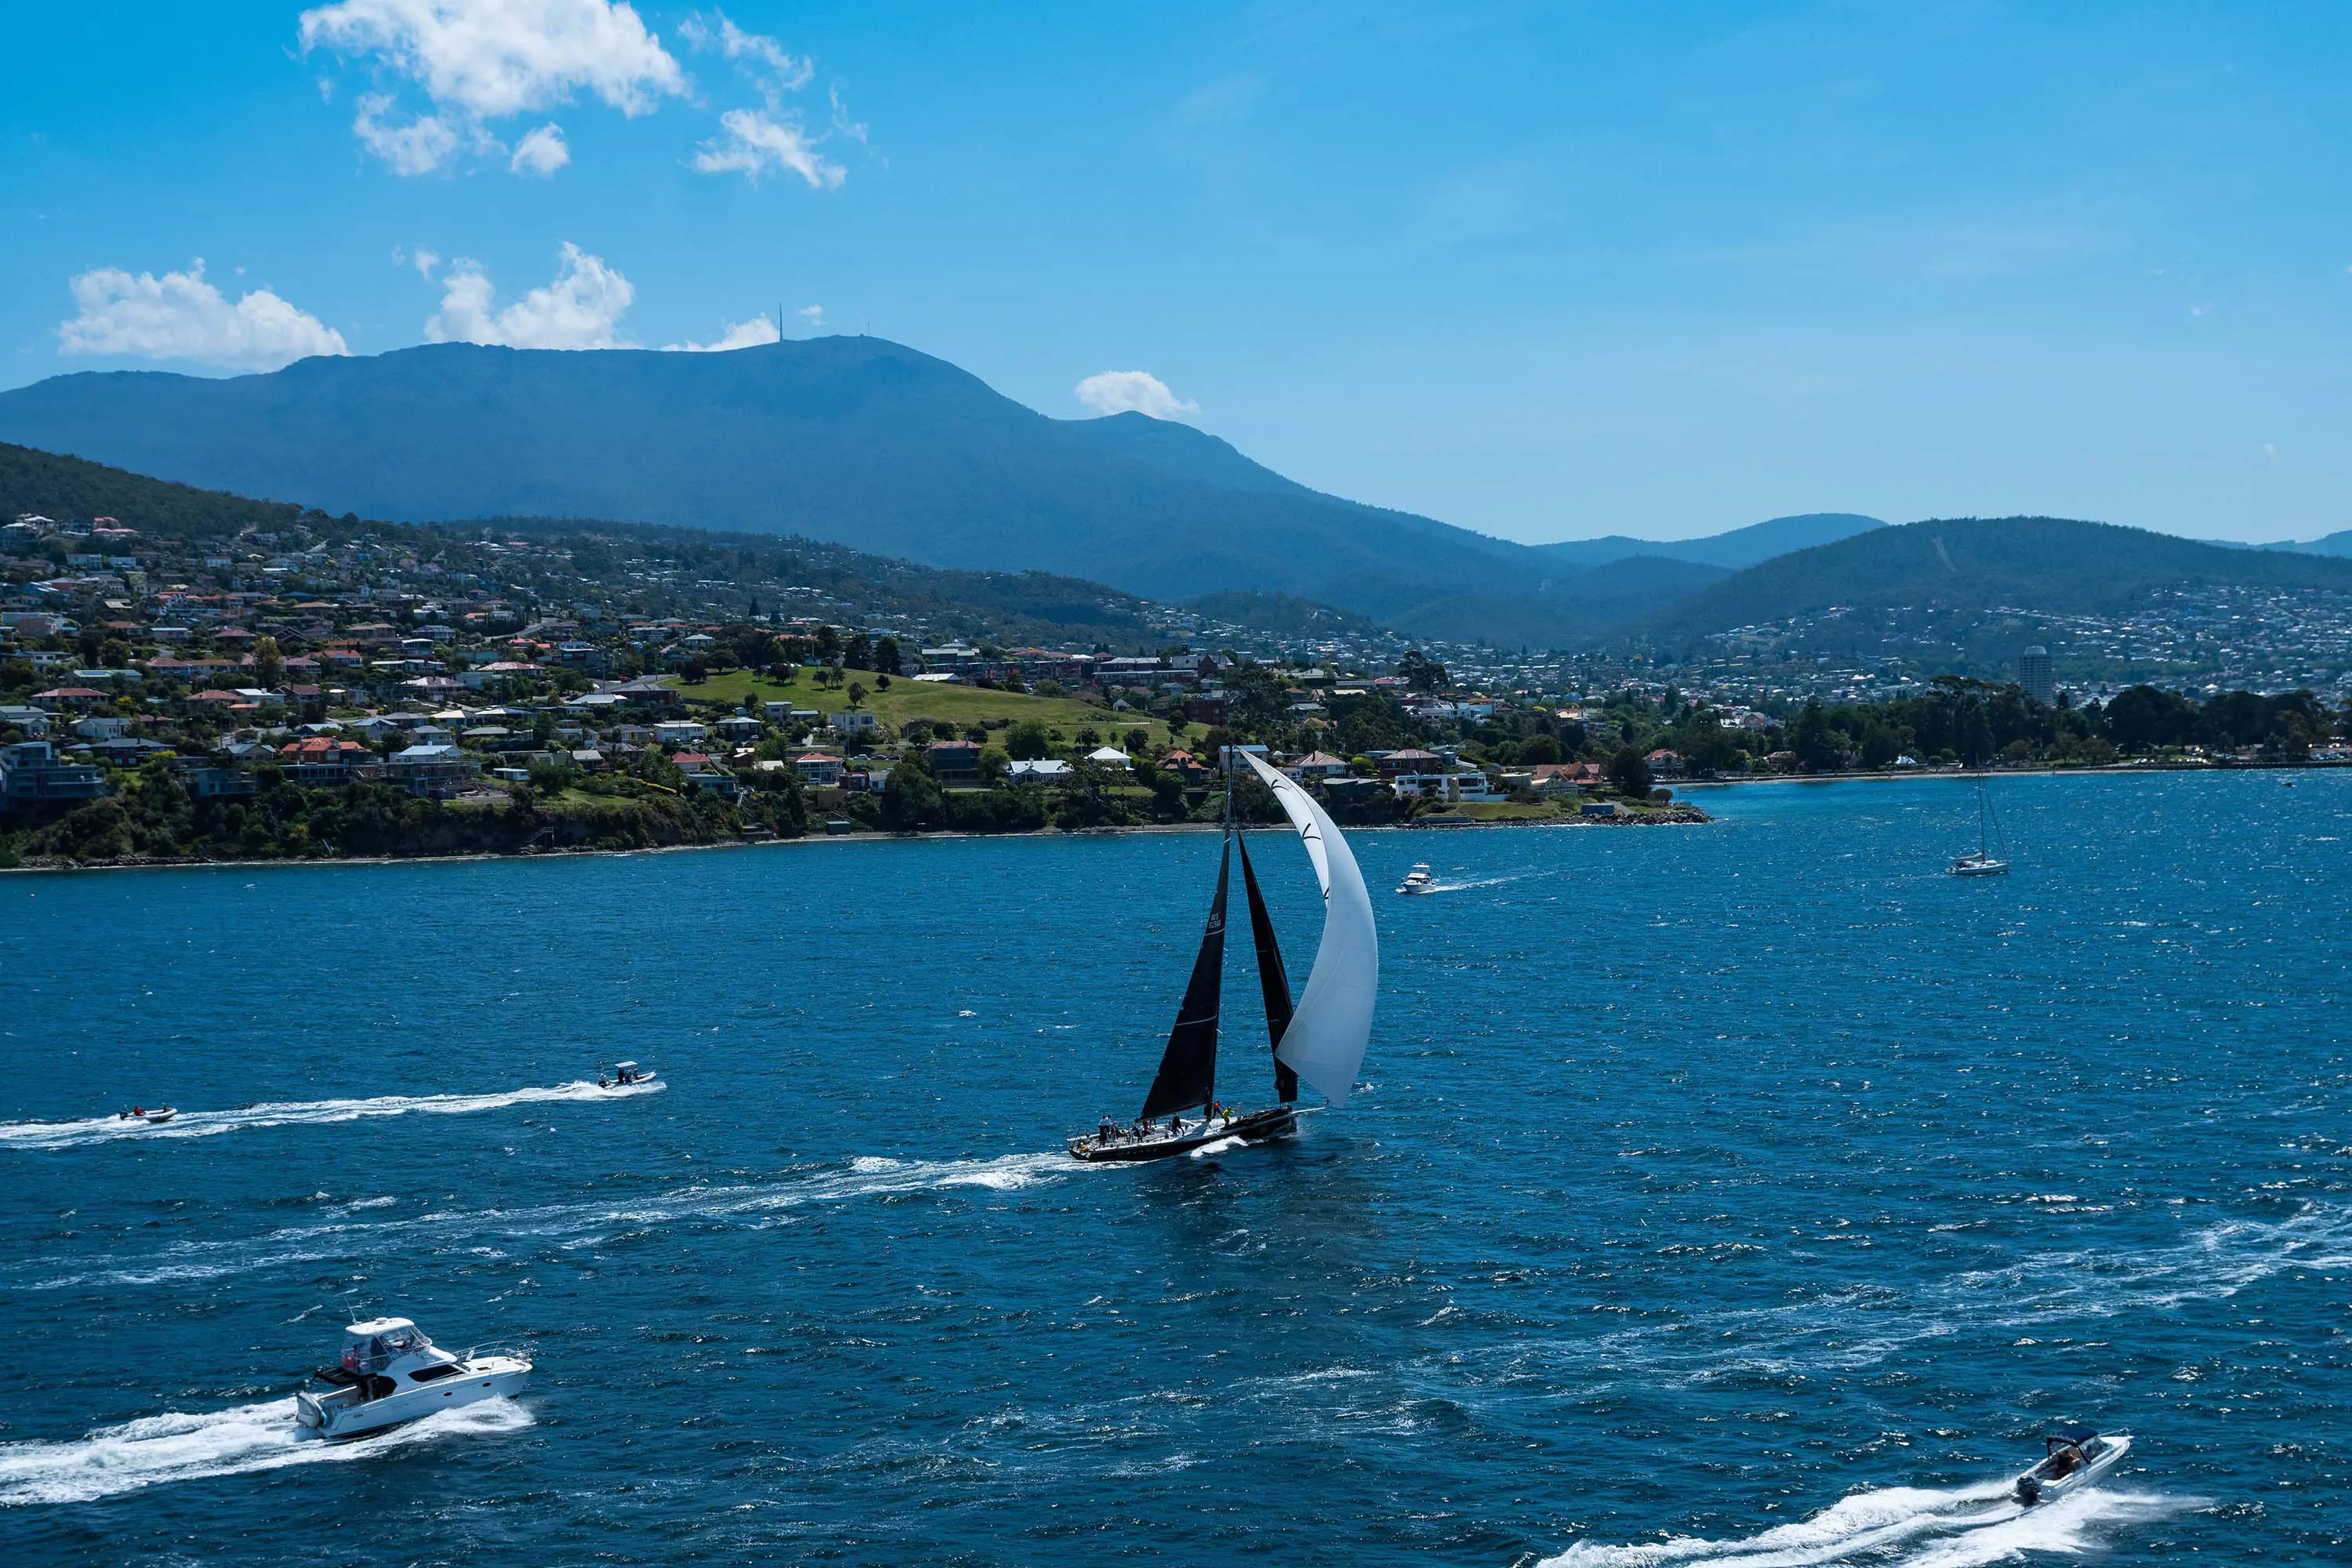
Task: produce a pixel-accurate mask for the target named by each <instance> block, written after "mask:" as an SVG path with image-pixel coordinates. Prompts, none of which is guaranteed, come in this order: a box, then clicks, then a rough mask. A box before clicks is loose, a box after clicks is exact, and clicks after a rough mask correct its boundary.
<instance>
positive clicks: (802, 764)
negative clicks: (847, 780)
mask: <svg viewBox="0 0 2352 1568" xmlns="http://www.w3.org/2000/svg"><path fill="white" fill-rule="evenodd" d="M793 771H794V772H796V773H799V774H800V775H801V781H802V782H803V784H819V785H827V784H839V783H840V782H841V759H840V758H839V757H836V756H833V755H830V754H828V753H827V752H802V753H801V754H800V755H799V756H797V757H794V758H793Z"/></svg>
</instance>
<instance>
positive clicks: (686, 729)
mask: <svg viewBox="0 0 2352 1568" xmlns="http://www.w3.org/2000/svg"><path fill="white" fill-rule="evenodd" d="M709 738H710V730H709V726H707V725H704V724H699V723H697V722H696V721H694V720H691V719H665V720H663V721H661V722H660V723H658V724H656V725H655V726H654V742H655V744H656V745H662V746H690V745H694V744H696V743H698V742H702V741H707V740H709Z"/></svg>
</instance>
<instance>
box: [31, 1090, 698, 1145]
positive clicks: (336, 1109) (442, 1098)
mask: <svg viewBox="0 0 2352 1568" xmlns="http://www.w3.org/2000/svg"><path fill="white" fill-rule="evenodd" d="M666 1087H667V1085H665V1084H663V1083H661V1082H659V1081H658V1080H656V1082H653V1083H632V1084H625V1085H622V1086H618V1087H615V1088H612V1089H600V1088H598V1087H597V1086H596V1085H595V1084H593V1083H590V1082H588V1081H586V1080H585V1079H577V1080H574V1081H573V1082H571V1083H559V1084H551V1085H548V1086H545V1087H538V1086H534V1087H531V1088H528V1089H508V1090H505V1091H504V1092H502V1093H496V1094H386V1095H379V1096H377V1097H376V1098H374V1099H373V1100H287V1101H273V1102H271V1103H268V1104H264V1105H248V1106H247V1107H245V1108H244V1109H243V1110H184V1111H182V1112H180V1113H179V1114H178V1115H177V1116H174V1117H173V1118H172V1120H171V1121H165V1122H161V1123H150V1122H145V1121H122V1120H121V1119H120V1118H118V1117H112V1116H100V1117H95V1118H92V1119H91V1120H89V1121H0V1149H74V1148H79V1147H80V1146H82V1145H84V1144H89V1143H110V1142H114V1141H115V1140H116V1139H121V1138H129V1139H137V1140H139V1141H141V1142H152V1141H169V1140H172V1139H175V1138H210V1137H213V1136H215V1135H216V1134H218V1133H222V1132H238V1131H244V1130H245V1129H247V1128H249V1127H306V1126H318V1125H323V1124H325V1123H327V1122H331V1121H359V1120H360V1119H361V1118H362V1117H368V1116H406V1115H409V1114H410V1113H412V1112H425V1113H427V1114H433V1115H440V1116H462V1115H466V1114H467V1113H469V1112H472V1111H477V1110H501V1109H503V1108H505V1107H507V1106H509V1105H550V1104H569V1103H576V1102H580V1101H586V1100H627V1099H631V1098H634V1097H635V1096H637V1095H644V1094H658V1093H660V1092H661V1091H662V1089H665V1088H666Z"/></svg>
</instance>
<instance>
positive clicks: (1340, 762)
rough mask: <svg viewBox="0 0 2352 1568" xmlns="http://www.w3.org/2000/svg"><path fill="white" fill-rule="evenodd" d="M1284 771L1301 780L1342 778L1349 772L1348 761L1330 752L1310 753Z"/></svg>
mask: <svg viewBox="0 0 2352 1568" xmlns="http://www.w3.org/2000/svg"><path fill="white" fill-rule="evenodd" d="M1282 771H1283V772H1284V773H1288V774H1289V775H1290V776H1291V777H1293V778H1295V779H1300V780H1306V779H1336V778H1342V777H1345V776H1346V774H1347V772H1348V760H1347V759H1346V758H1345V757H1335V756H1333V755H1332V754H1331V753H1330V752H1307V754H1306V755H1305V756H1303V757H1301V758H1299V759H1298V760H1297V762H1295V763H1290V764H1289V765H1288V766H1287V767H1285V768H1284V769H1283V770H1282Z"/></svg>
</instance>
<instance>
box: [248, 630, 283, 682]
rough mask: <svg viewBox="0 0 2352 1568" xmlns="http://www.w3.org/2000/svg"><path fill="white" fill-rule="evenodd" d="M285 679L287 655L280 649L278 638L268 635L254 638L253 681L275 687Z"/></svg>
mask: <svg viewBox="0 0 2352 1568" xmlns="http://www.w3.org/2000/svg"><path fill="white" fill-rule="evenodd" d="M284 679H286V656H285V655H284V654H283V653H280V652H279V651H278V639H277V638H276V637H266V636H265V637H256V638H254V639H253V683H254V684H255V685H256V686H260V687H266V688H270V689H275V688H276V687H277V685H278V682H279V681H281V680H284Z"/></svg>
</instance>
